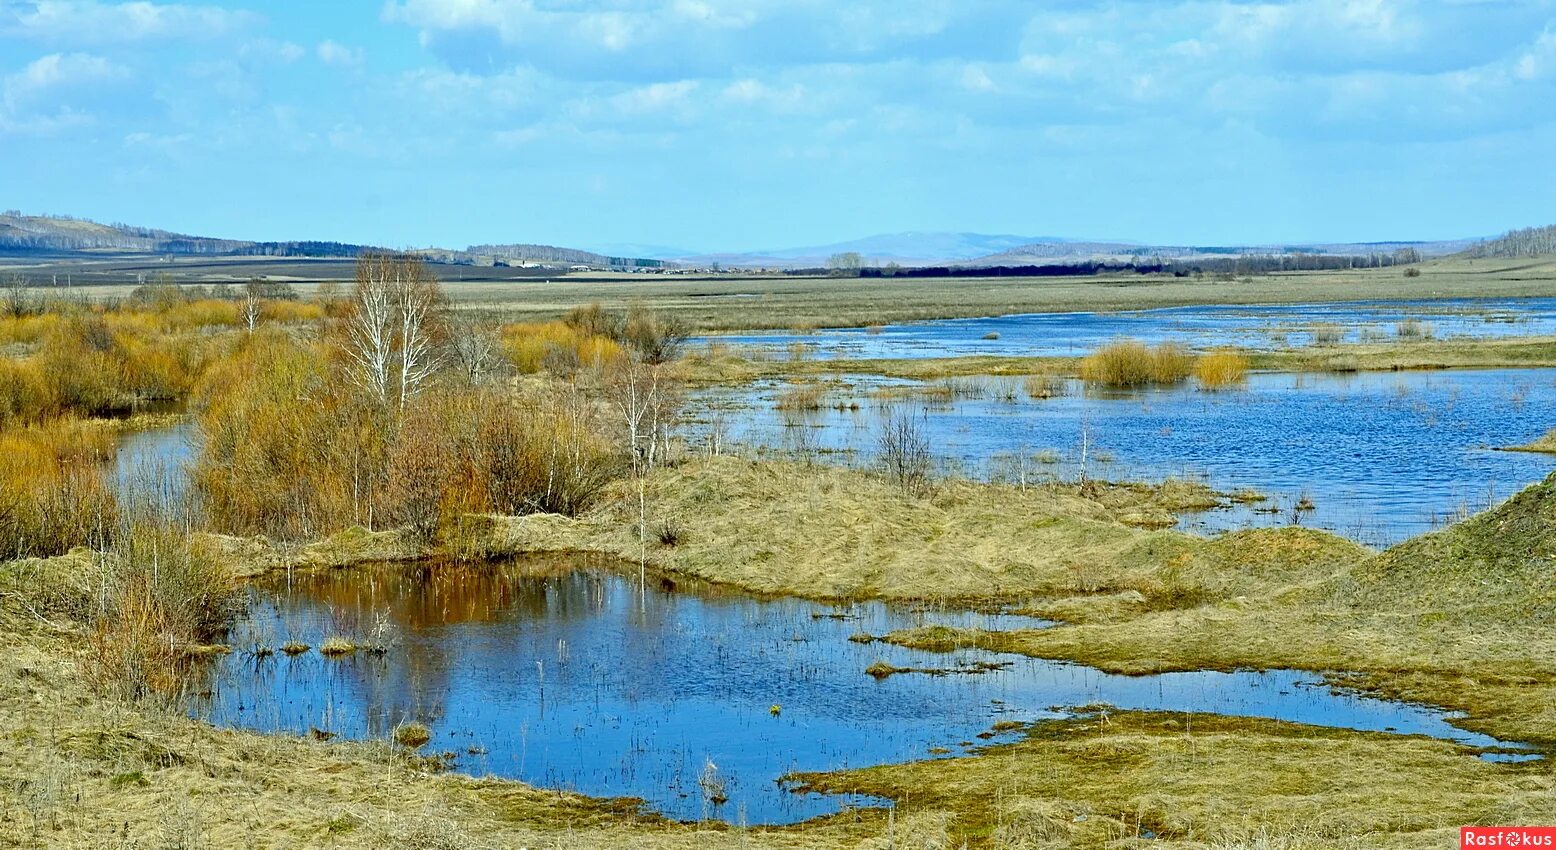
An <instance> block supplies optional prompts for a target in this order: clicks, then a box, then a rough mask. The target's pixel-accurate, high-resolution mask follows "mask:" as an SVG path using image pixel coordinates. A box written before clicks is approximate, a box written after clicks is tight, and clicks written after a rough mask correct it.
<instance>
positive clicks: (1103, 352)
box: [1080, 339, 1194, 387]
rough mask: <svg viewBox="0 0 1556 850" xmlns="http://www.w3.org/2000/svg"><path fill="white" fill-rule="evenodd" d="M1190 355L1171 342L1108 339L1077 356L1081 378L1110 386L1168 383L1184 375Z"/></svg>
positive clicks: (1190, 364)
mask: <svg viewBox="0 0 1556 850" xmlns="http://www.w3.org/2000/svg"><path fill="white" fill-rule="evenodd" d="M1193 368H1194V356H1193V355H1192V354H1190V353H1189V351H1188V349H1186V348H1184V347H1183V346H1182V345H1179V344H1178V343H1175V342H1163V343H1160V344H1158V345H1156V346H1155V347H1151V346H1147V345H1146V344H1145V343H1143V342H1140V341H1139V340H1135V339H1121V340H1117V341H1115V342H1111V343H1108V344H1107V345H1105V346H1103V347H1102V348H1099V349H1097V350H1096V351H1094V352H1092V353H1091V354H1088V355H1086V357H1085V358H1084V359H1082V360H1081V368H1080V371H1081V378H1082V379H1083V380H1085V381H1087V382H1090V383H1098V384H1104V385H1106V386H1111V387H1132V386H1139V385H1141V384H1170V383H1174V382H1177V381H1181V380H1183V379H1184V378H1186V377H1188V375H1189V373H1190V372H1191V371H1192V370H1193Z"/></svg>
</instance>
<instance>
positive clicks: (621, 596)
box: [194, 558, 1496, 823]
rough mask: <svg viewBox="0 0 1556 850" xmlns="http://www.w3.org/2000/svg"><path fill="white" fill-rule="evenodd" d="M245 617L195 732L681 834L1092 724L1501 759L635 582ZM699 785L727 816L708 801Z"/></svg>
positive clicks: (543, 574) (1438, 728)
mask: <svg viewBox="0 0 1556 850" xmlns="http://www.w3.org/2000/svg"><path fill="white" fill-rule="evenodd" d="M629 569H630V568H629ZM251 602H252V604H251V606H250V613H249V615H248V617H247V619H246V620H245V621H244V622H243V623H242V624H241V625H240V626H239V627H238V628H237V630H236V631H235V632H234V634H233V635H232V643H233V646H234V648H235V649H236V650H237V651H236V652H234V653H232V654H231V655H229V656H226V657H225V658H224V659H222V660H220V661H219V662H217V663H216V665H215V666H214V667H213V668H212V670H211V671H210V677H211V678H210V681H209V684H208V686H207V687H208V688H209V693H208V694H207V695H205V696H204V697H203V698H201V699H200V700H199V701H198V704H197V705H196V707H195V709H194V713H195V714H196V715H197V716H202V717H205V718H208V719H209V720H211V721H212V722H214V723H217V724H220V725H226V726H237V727H244V728H250V729H256V730H260V731H265V732H293V733H308V732H309V731H310V730H313V729H318V730H321V731H324V732H330V733H338V734H340V735H343V736H346V737H350V738H379V739H382V738H385V737H387V736H388V735H390V734H391V732H392V730H393V729H394V728H395V727H396V725H397V724H400V723H402V722H406V721H411V720H415V721H419V722H422V723H425V724H426V725H427V726H429V727H430V729H431V730H432V740H431V742H430V743H429V744H428V745H427V747H426V751H428V752H441V751H448V752H452V753H453V754H455V757H456V766H457V767H458V768H459V769H460V770H464V771H467V772H470V773H475V774H485V773H491V774H496V775H500V776H505V777H511V778H515V779H521V780H524V781H526V782H530V783H533V784H536V785H540V786H544V787H549V788H564V789H571V790H576V791H580V792H583V793H587V794H592V795H599V796H622V795H626V796H636V797H641V798H643V799H644V800H646V801H647V802H648V805H649V806H650V807H651V808H653V809H655V810H657V811H660V812H663V813H665V814H667V815H670V816H672V817H676V818H682V819H694V818H703V817H717V818H721V819H725V820H728V821H731V822H737V823H738V822H742V821H744V822H747V823H788V822H794V821H797V820H801V819H805V818H808V817H812V816H816V815H819V814H824V813H828V812H832V811H836V810H838V809H839V808H840V807H841V806H844V805H846V804H849V803H856V804H857V803H864V804H870V803H871V802H872V801H869V800H846V799H840V798H838V797H832V796H821V795H799V794H795V793H792V792H790V791H788V790H786V789H785V788H783V787H782V786H781V785H780V784H779V782H778V780H779V778H780V777H782V776H784V775H785V774H787V773H790V772H792V771H814V770H830V769H838V768H845V767H858V766H865V765H872V764H880V763H888V762H900V761H904V760H910V759H921V758H927V757H932V756H935V755H943V754H957V753H962V752H965V751H966V750H967V749H968V748H969V747H970V746H971V745H973V744H981V743H983V741H984V740H986V739H984V738H980V737H979V735H980V733H986V732H987V730H990V728H991V726H992V725H993V724H994V723H995V722H997V721H1000V720H1032V719H1037V718H1042V717H1051V716H1055V714H1056V712H1058V711H1062V709H1063V708H1065V707H1076V706H1083V705H1090V704H1096V703H1108V704H1111V705H1113V706H1117V707H1119V708H1129V709H1168V710H1176V711H1190V712H1216V713H1224V714H1233V715H1243V716H1250V717H1264V718H1277V719H1281V720H1287V721H1293V722H1302V723H1311V724H1318V725H1325V726H1343V727H1349V728H1355V729H1366V730H1380V731H1396V732H1400V733H1405V734H1424V735H1431V736H1436V737H1442V738H1447V739H1452V740H1455V741H1459V742H1463V743H1465V744H1468V745H1471V746H1477V747H1482V746H1493V745H1495V744H1496V742H1495V741H1493V740H1492V739H1490V738H1487V737H1486V736H1483V735H1478V734H1475V733H1470V732H1465V731H1463V730H1461V729H1458V728H1456V727H1454V726H1452V725H1450V724H1449V723H1448V722H1447V715H1444V714H1443V713H1441V712H1437V711H1434V710H1431V709H1427V708H1424V707H1419V706H1413V705H1405V704H1397V703H1390V702H1386V701H1383V700H1377V699H1370V698H1365V697H1359V696H1356V695H1353V694H1348V693H1338V692H1334V691H1332V690H1331V689H1330V688H1329V687H1327V686H1325V685H1323V684H1321V683H1319V682H1318V681H1317V677H1316V676H1314V675H1311V674H1305V673H1294V672H1289V671H1269V672H1263V673H1256V672H1238V673H1213V672H1196V673H1180V674H1167V675H1160V676H1146V677H1125V676H1113V675H1107V674H1104V673H1101V672H1098V671H1096V670H1093V669H1091V668H1087V667H1082V666H1077V665H1072V664H1063V663H1056V662H1049V661H1041V660H1037V659H1030V658H1024V657H1017V656H1003V655H995V654H992V653H987V652H981V651H975V650H965V651H959V652H955V653H949V654H936V653H928V652H921V651H914V650H907V649H901V648H897V647H892V646H888V645H884V644H880V643H870V644H866V643H859V642H854V641H850V640H849V637H850V636H852V635H854V634H856V633H858V632H869V633H872V634H881V633H883V632H885V631H888V630H890V629H893V628H900V627H905V626H913V625H919V624H926V623H945V624H951V625H961V626H972V627H984V628H1007V629H1008V628H1022V627H1041V626H1042V625H1044V624H1043V623H1041V622H1040V621H1035V620H1031V619H1029V618H1025V617H1019V616H1015V615H1000V614H976V613H966V612H936V611H912V610H907V609H895V608H889V607H887V606H885V605H882V604H879V603H869V604H856V605H848V606H841V607H833V606H828V605H823V604H819V603H813V602H807V601H801V600H795V599H776V600H769V601H763V600H757V599H754V598H751V597H749V596H745V595H741V594H737V593H732V592H729V591H727V590H720V589H717V588H712V587H706V586H699V585H692V584H688V583H684V582H683V583H680V584H679V585H672V584H670V583H669V582H668V581H666V580H662V579H657V578H652V577H651V578H650V581H649V586H648V587H647V588H646V589H645V590H642V591H640V589H639V587H638V585H637V583H636V579H635V576H627V575H623V574H621V573H618V572H616V571H613V570H612V569H610V568H609V566H608V565H606V564H603V563H601V562H593V563H592V564H591V563H590V562H587V561H585V560H583V559H581V558H574V559H564V558H547V559H526V560H524V561H520V562H515V563H509V564H502V565H488V566H485V567H480V568H451V567H445V568H428V567H418V566H401V567H382V568H375V569H370V570H354V571H334V572H328V573H322V574H320V573H312V574H296V575H294V576H292V577H291V578H290V579H287V578H286V577H278V578H277V579H276V580H275V582H274V583H273V584H272V585H270V586H266V587H258V588H254V589H253V590H252V591H251ZM331 635H345V636H347V637H351V638H356V639H358V640H361V639H363V636H374V635H376V637H375V638H373V639H374V640H375V641H380V640H381V641H385V642H386V643H387V651H386V652H384V653H383V654H381V655H380V654H370V653H365V652H358V653H356V654H354V655H350V656H346V657H343V658H339V659H335V660H331V659H327V658H324V657H321V656H320V655H319V654H318V652H317V650H313V651H309V652H306V653H303V654H300V655H296V656H287V655H285V654H283V653H281V652H275V653H273V654H269V655H264V654H256V653H254V651H253V650H254V648H255V647H257V646H266V647H272V648H276V649H279V647H281V645H282V644H283V643H284V642H286V641H289V640H298V641H303V642H306V643H308V644H311V645H313V646H315V647H317V646H319V645H320V644H321V643H322V641H323V640H324V639H325V638H326V637H328V636H331ZM877 660H882V661H886V662H888V663H890V664H892V665H895V666H898V667H923V668H942V669H943V668H960V669H964V670H965V669H972V668H973V665H977V664H979V663H980V662H983V663H985V664H987V665H994V666H995V669H992V670H985V671H984V672H977V673H973V672H961V673H950V674H947V675H929V674H925V673H900V674H897V675H892V676H890V677H887V678H884V679H879V680H878V679H876V678H874V677H872V676H870V675H868V674H866V673H865V668H866V667H868V666H869V665H871V664H872V663H873V662H875V661H877ZM1007 665H1008V666H1007ZM1009 734H1010V733H1006V736H1004V738H1003V739H1008V735H1009ZM1000 739H1002V738H1000V737H996V738H995V740H1000ZM932 748H944V750H945V752H944V753H938V752H932V751H931V750H932ZM710 764H711V765H714V766H715V767H713V768H709V767H708V766H709V765H710ZM704 777H709V779H708V781H704ZM712 777H716V779H713V778H712ZM714 787H718V788H720V789H722V794H720V795H718V796H727V802H724V803H722V804H718V803H715V802H714V801H713V800H712V799H710V798H711V797H713V796H715V795H714V794H712V793H711V791H710V790H709V789H711V788H714Z"/></svg>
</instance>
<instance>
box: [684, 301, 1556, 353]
mask: <svg viewBox="0 0 1556 850" xmlns="http://www.w3.org/2000/svg"><path fill="white" fill-rule="evenodd" d="M1401 334H1404V335H1410V336H1414V335H1423V336H1425V335H1429V336H1435V337H1438V338H1446V337H1508V336H1526V335H1544V334H1556V298H1518V299H1458V300H1443V301H1372V302H1354V303H1343V304H1295V305H1273V306H1229V307H1173V308H1166V309H1158V310H1131V311H1122V312H1116V313H1031V314H1025V315H1008V316H992V317H988V318H979V319H943V320H938V321H929V322H914V323H910V324H902V325H885V326H879V327H874V328H868V329H867V328H844V329H836V330H824V331H815V332H784V331H774V332H764V333H752V334H735V335H727V336H716V337H705V338H703V339H702V340H700V342H701V343H704V344H705V343H707V342H709V341H717V342H719V343H723V344H726V345H729V346H734V347H739V348H748V349H758V350H767V351H769V352H771V353H772V354H773V355H774V356H784V355H785V354H786V353H787V352H788V351H789V350H790V348H791V346H795V345H800V346H805V350H806V352H807V355H808V356H814V357H819V358H839V357H846V358H866V359H873V358H897V357H909V358H913V357H960V356H965V355H972V354H987V355H1004V356H1032V357H1037V356H1078V355H1082V354H1086V353H1087V352H1089V351H1091V350H1092V349H1094V348H1097V347H1098V346H1100V345H1102V344H1104V343H1106V342H1108V341H1109V340H1112V339H1114V338H1116V337H1120V336H1127V337H1133V338H1136V339H1140V340H1144V341H1146V342H1151V343H1155V342H1161V341H1165V340H1173V341H1179V342H1184V343H1186V344H1188V345H1191V346H1194V347H1199V348H1204V347H1210V346H1216V345H1236V346H1241V347H1244V348H1249V349H1255V350H1268V349H1276V348H1285V347H1288V346H1295V347H1300V346H1306V345H1311V344H1312V343H1313V342H1314V341H1315V338H1318V337H1322V339H1323V341H1325V342H1367V341H1373V340H1387V339H1394V338H1398V337H1399V336H1400V335H1401Z"/></svg>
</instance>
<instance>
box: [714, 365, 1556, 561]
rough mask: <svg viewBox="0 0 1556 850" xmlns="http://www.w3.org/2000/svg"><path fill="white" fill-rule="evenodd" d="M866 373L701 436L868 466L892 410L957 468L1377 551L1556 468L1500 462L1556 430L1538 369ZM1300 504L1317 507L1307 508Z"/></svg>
mask: <svg viewBox="0 0 1556 850" xmlns="http://www.w3.org/2000/svg"><path fill="white" fill-rule="evenodd" d="M913 386H914V385H910V384H907V383H906V382H892V381H882V380H880V379H874V378H863V377H856V378H852V379H845V380H844V381H842V382H840V383H839V384H837V385H834V386H832V387H831V388H829V389H828V390H827V391H826V392H825V394H824V396H823V398H822V400H821V401H820V402H819V404H818V409H814V410H808V411H795V410H780V409H779V406H780V401H779V396H780V395H781V394H782V391H783V387H782V386H781V385H776V384H763V385H757V386H756V387H754V388H753V389H751V390H749V391H746V392H743V393H739V394H733V395H732V394H730V393H729V392H728V391H710V392H708V393H705V394H703V395H702V396H700V397H699V398H698V400H697V401H698V405H699V410H698V413H697V416H698V418H700V419H701V420H702V423H701V424H700V425H699V426H698V427H699V428H700V429H701V430H702V431H703V433H704V434H705V433H706V432H707V429H708V428H710V427H711V425H710V424H709V423H710V422H712V421H717V422H718V423H719V427H720V428H721V429H722V430H723V439H724V440H725V441H726V442H728V443H731V444H738V445H742V446H744V447H746V448H747V449H748V450H764V449H765V450H773V451H781V452H791V453H792V452H798V453H801V454H804V455H807V456H811V457H817V458H820V459H823V460H825V461H827V462H837V463H846V464H870V463H873V456H874V455H875V453H876V450H877V441H878V438H879V432H880V423H881V419H882V416H883V411H885V410H886V409H888V408H890V407H891V406H894V405H897V406H902V407H904V408H905V409H908V410H911V411H913V412H914V415H916V416H918V417H921V420H920V421H921V423H922V426H923V431H924V433H925V435H926V436H927V437H928V440H929V445H930V446H931V448H932V450H933V452H934V453H935V454H936V455H937V456H938V457H939V458H940V459H941V461H942V462H943V463H944V464H945V465H947V466H948V467H949V468H951V469H952V470H954V471H960V472H962V473H965V474H969V475H973V476H975V477H980V478H982V477H995V478H1002V479H1007V480H1017V479H1018V478H1023V477H1024V478H1025V480H1029V481H1041V480H1043V479H1044V478H1045V477H1058V478H1062V479H1066V480H1069V479H1074V478H1076V477H1079V476H1080V475H1082V474H1085V475H1089V476H1091V477H1095V478H1105V479H1111V480H1126V479H1132V480H1159V479H1161V478H1164V477H1168V476H1179V477H1190V478H1196V479H1203V480H1205V481H1206V482H1207V483H1209V484H1210V486H1212V487H1214V488H1216V489H1218V490H1221V491H1223V492H1228V493H1230V492H1233V491H1237V490H1242V489H1244V488H1248V489H1251V490H1254V491H1257V492H1258V493H1259V494H1261V495H1264V496H1266V497H1268V498H1267V499H1266V500H1264V501H1261V502H1254V503H1248V504H1237V505H1233V506H1229V507H1228V508H1226V509H1222V510H1215V511H1210V512H1206V513H1201V514H1193V515H1189V516H1187V517H1185V519H1184V521H1183V523H1184V525H1185V527H1188V528H1193V529H1198V530H1205V531H1215V530H1220V529H1231V528H1242V527H1247V526H1250V525H1282V524H1289V523H1293V522H1299V523H1301V524H1303V525H1308V526H1313V527H1319V528H1325V529H1329V530H1332V531H1336V532H1339V533H1341V534H1344V535H1346V536H1349V537H1352V538H1353V539H1356V540H1359V541H1361V542H1364V543H1368V544H1372V545H1386V544H1391V543H1395V542H1398V541H1400V540H1403V539H1405V538H1407V537H1410V536H1412V535H1415V534H1419V533H1422V532H1425V531H1429V530H1431V529H1432V528H1434V527H1436V526H1438V525H1441V524H1442V523H1443V522H1445V521H1447V520H1449V519H1452V518H1457V517H1460V516H1462V515H1464V514H1465V513H1467V512H1474V511H1478V510H1482V509H1484V508H1485V507H1487V506H1488V505H1489V504H1492V503H1495V502H1496V501H1500V500H1501V499H1503V498H1506V497H1507V496H1509V495H1511V494H1512V493H1513V492H1516V491H1517V490H1518V489H1519V488H1521V487H1524V486H1526V485H1528V484H1530V483H1533V482H1535V481H1539V480H1540V479H1542V478H1544V477H1545V476H1546V475H1547V474H1549V473H1550V472H1551V470H1552V469H1553V468H1556V459H1553V458H1552V457H1551V456H1549V455H1540V454H1527V453H1519V452H1501V451H1494V450H1493V447H1497V446H1507V445H1515V444H1521V443H1524V442H1527V441H1529V440H1532V439H1534V438H1536V437H1538V436H1539V435H1541V434H1543V433H1545V431H1546V429H1548V428H1549V427H1551V424H1552V423H1556V374H1552V373H1551V372H1549V371H1545V370H1538V369H1488V370H1457V371H1440V372H1397V373H1393V372H1387V373H1385V372H1375V373H1365V372H1364V373H1354V374H1321V375H1312V374H1255V375H1251V376H1250V377H1249V380H1248V383H1247V386H1246V387H1245V388H1243V389H1239V390H1234V391H1228V392H1203V391H1200V390H1199V389H1198V388H1197V387H1196V386H1195V385H1194V384H1193V382H1188V383H1185V384H1181V385H1178V386H1174V387H1160V388H1152V389H1143V390H1131V391H1101V392H1098V391H1091V390H1088V389H1086V388H1085V387H1084V386H1083V385H1082V384H1081V383H1080V382H1079V381H1073V380H1072V381H1068V382H1065V383H1063V384H1062V385H1059V386H1056V387H1054V388H1053V389H1054V394H1055V397H1053V398H1039V399H1034V398H1031V397H1030V396H1029V395H1028V393H1027V391H1026V390H1025V389H1024V388H1023V386H1022V384H1021V382H1020V381H1019V380H1018V379H994V378H983V379H976V378H974V379H953V380H952V381H948V382H944V383H942V384H938V385H931V389H938V390H939V392H938V393H930V394H928V395H927V397H928V400H926V395H925V394H915V392H914V391H913V389H912V388H913ZM1304 496H1305V497H1306V498H1307V499H1308V501H1309V502H1311V504H1312V510H1297V508H1298V505H1299V503H1300V502H1301V500H1302V499H1303V497H1304Z"/></svg>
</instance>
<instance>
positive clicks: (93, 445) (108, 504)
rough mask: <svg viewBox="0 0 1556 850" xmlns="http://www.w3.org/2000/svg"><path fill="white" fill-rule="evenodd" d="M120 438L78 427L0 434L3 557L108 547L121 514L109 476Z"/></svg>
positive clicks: (90, 425)
mask: <svg viewBox="0 0 1556 850" xmlns="http://www.w3.org/2000/svg"><path fill="white" fill-rule="evenodd" d="M118 435H119V431H118V428H117V427H115V426H114V425H113V424H111V423H102V422H84V421H80V420H74V419H62V420H54V421H50V422H46V423H43V424H39V425H32V426H27V427H13V428H11V429H9V430H5V431H0V557H17V556H24V555H56V554H61V553H64V552H66V551H68V550H69V549H71V548H72V547H75V546H103V545H105V544H106V543H107V541H108V540H109V539H110V538H111V536H112V532H113V529H114V527H115V525H116V524H117V522H118V516H119V506H118V501H117V499H116V498H115V496H114V493H113V491H112V490H111V488H110V487H109V486H108V483H107V481H106V480H105V472H104V469H105V465H106V464H107V463H108V462H109V461H111V460H112V459H113V456H114V453H115V450H116V449H117V447H118Z"/></svg>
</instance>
